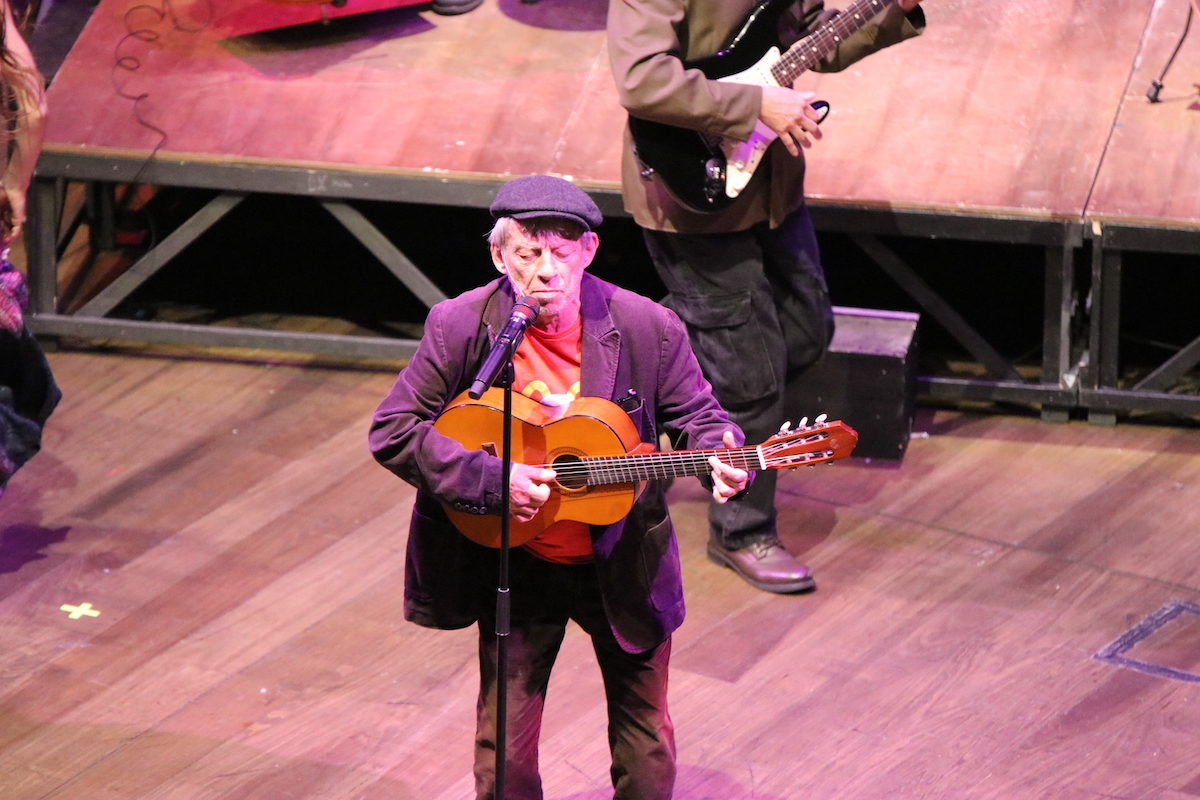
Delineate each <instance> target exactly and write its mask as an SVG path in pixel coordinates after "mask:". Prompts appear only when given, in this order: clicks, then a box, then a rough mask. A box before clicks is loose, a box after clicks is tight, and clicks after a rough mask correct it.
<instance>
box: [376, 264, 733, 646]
mask: <svg viewBox="0 0 1200 800" xmlns="http://www.w3.org/2000/svg"><path fill="white" fill-rule="evenodd" d="M514 300H515V299H514V297H513V294H512V291H511V289H510V288H509V284H508V280H507V279H506V278H503V277H502V278H499V279H497V280H495V281H493V282H491V283H489V284H487V285H486V286H482V287H480V288H478V289H473V290H471V291H469V292H466V293H465V294H463V295H460V296H459V297H456V298H454V299H452V300H447V301H445V302H443V303H439V304H438V305H436V306H434V307H433V309H431V310H430V312H429V316H428V318H427V319H426V322H425V336H424V338H422V340H421V343H420V346H419V347H418V348H417V352H416V354H415V355H414V356H413V358H412V360H411V361H410V362H409V365H408V366H407V367H406V368H405V369H404V370H403V371H401V373H400V375H399V377H398V378H397V380H396V384H395V386H393V387H392V390H391V392H390V393H389V394H388V396H387V397H386V398H385V399H384V401H383V403H382V404H381V405H380V406H379V408H378V410H377V411H376V412H375V416H374V419H373V420H372V424H371V431H370V436H369V443H370V448H371V452H372V454H374V456H375V458H376V459H377V460H378V461H379V463H381V464H383V465H384V466H385V467H387V468H388V469H390V470H391V471H392V472H394V473H396V474H397V475H399V476H400V477H401V478H403V479H404V480H405V481H407V482H408V483H410V484H412V485H413V486H415V487H416V488H417V490H418V491H417V499H416V502H415V504H414V507H413V516H412V523H411V526H410V528H409V538H408V558H407V563H406V571H405V584H404V616H405V618H406V619H408V620H410V621H412V622H415V623H417V624H419V625H423V626H426V627H430V628H462V627H466V626H468V625H471V624H472V623H474V622H475V621H476V619H477V618H478V611H479V603H480V602H485V601H486V598H488V597H489V595H488V594H487V593H486V592H481V591H480V587H481V586H488V585H490V586H492V587H494V586H495V573H494V567H493V566H492V565H493V564H494V563H495V562H494V555H495V551H494V550H490V549H489V548H485V547H482V546H480V545H477V544H475V543H473V542H471V541H470V540H468V539H467V538H466V537H464V536H462V535H461V534H459V533H458V531H457V530H455V529H454V527H453V526H452V525H451V524H450V522H449V520H448V519H447V518H446V515H445V512H444V511H443V510H442V506H441V503H445V504H448V505H451V506H452V507H454V508H456V509H460V510H465V511H474V512H475V513H491V514H498V513H499V511H500V494H501V482H500V470H501V464H500V460H499V459H497V458H495V457H493V456H490V455H488V454H487V453H484V452H483V451H470V452H468V451H466V450H464V449H463V447H462V446H461V445H459V444H458V442H456V441H454V440H453V439H449V438H447V437H445V436H442V435H441V434H440V433H438V432H437V431H435V430H434V429H433V421H434V420H435V419H436V418H437V416H438V415H439V414H440V413H441V411H442V409H443V408H445V406H446V405H448V404H449V402H450V401H451V400H453V399H454V398H455V397H457V396H458V395H459V394H461V393H462V392H463V391H465V390H466V389H467V387H468V386H469V385H470V383H471V380H472V379H473V378H474V377H475V371H476V369H477V368H478V365H479V364H480V362H481V361H482V360H483V358H484V356H485V355H486V351H487V349H488V348H490V346H491V342H492V341H493V340H494V339H495V337H496V336H497V335H498V334H499V332H500V330H501V328H503V326H504V324H505V323H506V322H507V320H508V317H509V314H510V312H511V309H512V306H513V303H514ZM581 303H582V308H581V312H582V316H583V341H582V344H581V348H582V364H583V366H582V374H581V383H580V386H581V393H582V394H583V395H584V396H590V397H604V398H607V399H610V400H613V401H614V402H619V404H620V405H621V406H622V407H623V408H625V410H626V411H628V412H629V413H630V417H631V418H632V420H633V422H634V425H635V426H636V427H637V429H638V431H639V433H640V435H641V438H642V441H644V442H657V441H658V436H659V434H660V433H662V432H664V431H665V432H666V433H668V435H669V436H671V438H672V440H673V441H680V436H679V434H684V436H683V437H682V441H681V444H680V446H681V447H686V448H688V449H702V448H713V447H721V446H722V444H721V436H722V434H723V433H724V432H725V431H726V430H732V431H733V432H734V435H735V437H736V438H737V443H738V444H739V445H741V444H742V443H743V441H742V433H741V431H740V430H739V429H738V428H737V426H735V425H734V424H733V423H732V422H730V421H729V417H728V415H727V414H726V413H725V412H724V410H722V409H721V407H720V406H719V405H718V404H717V401H716V399H715V398H714V397H713V395H712V389H711V387H710V386H709V384H708V381H706V380H705V379H704V377H703V375H702V374H701V373H700V367H699V365H698V364H697V363H696V358H695V356H693V355H692V351H691V349H690V348H689V347H688V344H687V334H686V332H685V331H684V328H683V325H682V323H681V322H680V321H679V318H678V317H676V316H675V314H674V313H672V312H671V311H668V310H667V309H665V308H663V307H662V306H660V305H659V304H657V303H655V302H653V301H651V300H648V299H646V298H645V297H642V296H641V295H637V294H634V293H633V292H628V291H625V290H624V289H620V288H618V287H616V286H614V285H612V284H610V283H606V282H605V281H602V280H600V279H598V278H594V277H592V276H591V275H586V274H585V275H584V279H583V285H582V289H581ZM591 533H592V543H593V548H594V550H595V554H596V561H595V565H596V571H597V576H598V579H599V584H600V590H601V593H602V594H603V597H604V605H605V610H606V612H607V614H608V620H609V624H610V625H611V626H612V629H613V633H614V634H615V635H616V637H617V641H619V642H620V643H621V645H622V647H624V648H625V649H626V650H628V651H629V652H641V651H645V650H649V649H650V648H652V647H655V646H657V645H658V644H659V643H661V642H662V641H664V640H665V639H666V638H667V637H668V636H670V635H671V633H672V631H674V630H675V629H676V628H678V627H679V625H680V623H682V622H683V616H684V605H683V586H682V582H681V579H680V569H679V550H678V546H677V544H676V542H675V533H674V530H673V529H672V527H671V520H670V517H669V516H668V514H667V508H666V502H665V497H664V492H663V488H662V486H660V485H659V484H658V483H657V482H654V481H651V482H649V483H648V484H647V486H646V488H645V490H644V491H643V492H642V494H641V496H640V497H639V498H638V499H637V501H636V502H635V503H634V507H633V510H632V511H631V512H630V513H629V515H628V516H627V517H625V519H623V520H621V521H620V522H617V523H615V524H613V525H608V526H598V525H596V526H592V529H591ZM490 597H493V598H494V592H493V593H492V595H490Z"/></svg>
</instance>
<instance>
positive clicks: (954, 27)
mask: <svg viewBox="0 0 1200 800" xmlns="http://www.w3.org/2000/svg"><path fill="white" fill-rule="evenodd" d="M1152 5H1153V3H1152V0H1098V2H1089V3H1075V2H1071V1H1070V0H1047V1H1046V2H1036V3H994V2H988V0H941V1H939V2H928V3H925V4H924V6H923V7H924V8H925V13H926V16H927V18H928V20H929V27H928V29H927V31H926V33H925V35H923V36H921V37H919V38H918V39H915V40H913V41H909V42H904V43H902V44H900V45H898V46H896V47H894V48H891V49H889V50H886V51H884V52H882V53H878V54H875V55H873V56H871V57H870V58H867V59H864V60H863V61H861V62H859V64H856V65H854V66H853V67H851V68H850V69H849V70H848V71H847V72H845V73H839V74H831V75H816V74H809V75H806V76H803V77H802V79H801V80H802V85H803V88H806V89H811V90H813V91H816V92H818V94H819V95H820V96H821V97H822V98H824V99H825V100H827V101H829V102H830V103H831V105H832V108H833V111H832V114H831V116H830V117H829V119H828V120H827V121H826V122H825V124H824V125H823V129H824V133H825V136H824V138H823V139H822V140H821V141H820V142H819V143H817V144H816V145H815V146H814V147H813V148H812V149H811V150H810V151H809V152H810V154H811V155H810V162H809V170H808V175H807V177H806V184H807V188H808V193H809V195H810V196H811V197H813V198H814V199H816V200H827V201H829V202H844V201H847V200H848V201H850V202H854V203H859V202H862V203H870V204H874V205H883V206H885V207H899V208H913V207H917V208H931V207H932V208H940V209H943V210H946V211H953V210H958V211H966V210H971V211H973V212H990V213H997V214H1018V215H1022V216H1032V217H1037V218H1052V219H1077V218H1078V217H1079V216H1080V215H1081V214H1082V211H1083V208H1084V205H1085V204H1086V202H1087V197H1088V192H1089V191H1090V189H1091V184H1092V180H1093V177H1094V176H1095V174H1096V170H1097V168H1098V167H1099V164H1100V158H1101V156H1102V154H1103V152H1104V146H1105V143H1106V141H1107V139H1108V135H1109V131H1110V129H1111V126H1112V121H1113V119H1114V118H1115V116H1116V112H1117V108H1118V104H1119V103H1120V101H1121V97H1122V94H1123V92H1124V87H1125V83H1126V80H1127V79H1128V75H1129V71H1130V68H1131V65H1132V64H1133V61H1134V58H1135V56H1136V55H1137V51H1138V44H1139V40H1140V38H1141V33H1142V29H1143V27H1144V25H1145V20H1146V17H1147V14H1148V13H1149V11H1150V9H1151V7H1152Z"/></svg>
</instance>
